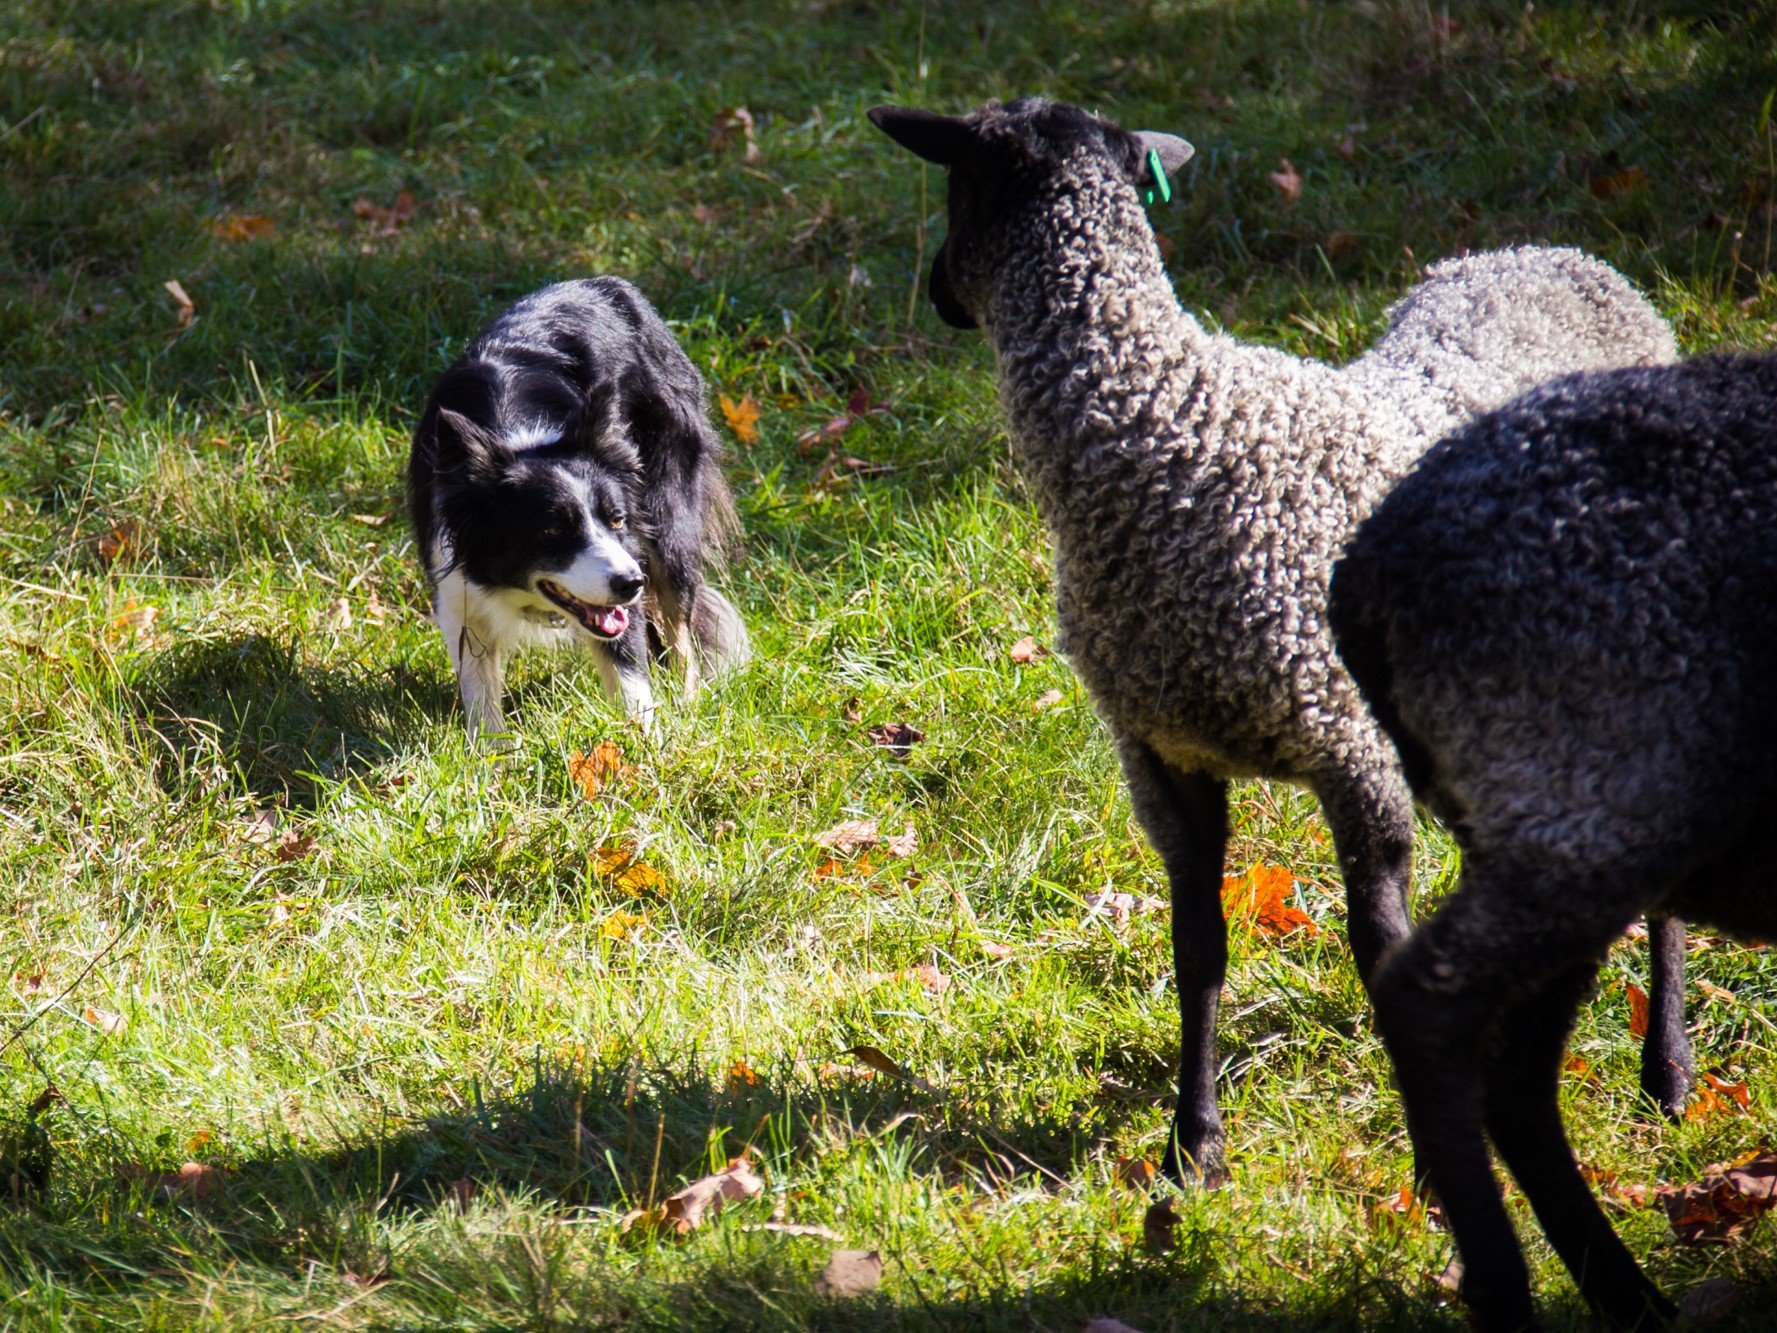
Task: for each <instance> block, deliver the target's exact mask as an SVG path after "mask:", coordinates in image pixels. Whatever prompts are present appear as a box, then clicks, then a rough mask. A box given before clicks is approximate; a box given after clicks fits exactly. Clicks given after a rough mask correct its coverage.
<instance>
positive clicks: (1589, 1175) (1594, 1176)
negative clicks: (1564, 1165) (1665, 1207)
mask: <svg viewBox="0 0 1777 1333" xmlns="http://www.w3.org/2000/svg"><path fill="white" fill-rule="evenodd" d="M1580 1179H1581V1180H1584V1181H1585V1182H1586V1183H1587V1184H1588V1185H1591V1186H1593V1187H1595V1188H1596V1189H1597V1190H1598V1192H1599V1193H1600V1194H1602V1195H1604V1197H1605V1198H1606V1199H1607V1200H1609V1201H1610V1202H1611V1203H1614V1204H1617V1205H1619V1206H1621V1207H1623V1208H1645V1207H1647V1206H1648V1204H1650V1203H1652V1202H1653V1199H1654V1192H1653V1191H1652V1190H1650V1189H1649V1188H1648V1187H1647V1186H1646V1185H1641V1184H1635V1183H1631V1182H1626V1181H1624V1180H1623V1178H1622V1177H1621V1176H1619V1175H1617V1173H1616V1172H1614V1171H1606V1170H1604V1169H1603V1168H1601V1167H1595V1166H1586V1165H1584V1164H1583V1163H1582V1164H1581V1166H1580Z"/></svg>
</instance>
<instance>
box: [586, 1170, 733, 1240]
mask: <svg viewBox="0 0 1777 1333" xmlns="http://www.w3.org/2000/svg"><path fill="white" fill-rule="evenodd" d="M764 1191H765V1182H764V1181H763V1180H761V1179H760V1178H759V1177H758V1175H757V1174H755V1172H754V1171H753V1165H752V1163H751V1162H749V1161H748V1160H747V1159H746V1158H744V1157H736V1158H734V1159H733V1160H732V1161H730V1162H729V1163H728V1165H727V1166H725V1167H723V1168H722V1169H721V1170H720V1171H717V1172H715V1173H714V1174H713V1175H708V1176H705V1177H703V1178H702V1179H701V1180H696V1181H693V1182H692V1183H691V1184H689V1185H687V1186H685V1188H684V1189H682V1190H680V1191H679V1192H678V1193H676V1194H670V1195H668V1196H667V1197H666V1198H665V1199H664V1200H663V1201H662V1202H661V1203H660V1205H659V1206H658V1207H656V1208H652V1209H647V1208H638V1209H637V1210H636V1211H635V1212H633V1213H630V1214H629V1215H628V1216H626V1217H625V1218H624V1219H623V1221H622V1224H621V1225H622V1228H623V1230H625V1231H628V1230H630V1229H631V1228H633V1227H636V1226H646V1227H650V1228H653V1229H654V1230H656V1231H670V1232H672V1233H673V1234H674V1235H678V1236H685V1235H689V1234H690V1233H691V1232H693V1231H695V1230H697V1228H698V1227H700V1226H702V1225H703V1224H704V1222H705V1221H707V1220H708V1219H709V1218H711V1217H714V1216H715V1215H716V1214H717V1213H719V1212H721V1211H722V1205H723V1204H724V1203H729V1202H735V1203H738V1202H740V1201H742V1200H744V1199H752V1198H756V1197H758V1196H759V1195H760V1194H762V1193H764Z"/></svg>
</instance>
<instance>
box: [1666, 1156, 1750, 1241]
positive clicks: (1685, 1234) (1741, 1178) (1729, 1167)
mask: <svg viewBox="0 0 1777 1333" xmlns="http://www.w3.org/2000/svg"><path fill="white" fill-rule="evenodd" d="M1656 1193H1657V1195H1658V1197H1659V1200H1660V1202H1661V1203H1662V1204H1664V1205H1665V1207H1666V1220H1667V1221H1669V1222H1670V1223H1671V1224H1672V1230H1673V1231H1674V1232H1675V1233H1676V1234H1677V1236H1678V1238H1679V1239H1680V1240H1682V1241H1684V1242H1686V1243H1688V1244H1696V1243H1698V1242H1701V1241H1725V1240H1730V1239H1732V1238H1733V1237H1734V1236H1737V1235H1738V1234H1739V1233H1740V1232H1742V1231H1744V1230H1746V1228H1747V1227H1749V1226H1751V1225H1752V1223H1753V1222H1754V1221H1756V1220H1757V1219H1758V1218H1759V1217H1760V1216H1761V1215H1762V1214H1764V1213H1766V1212H1769V1211H1770V1210H1771V1208H1772V1207H1774V1206H1777V1153H1770V1152H1765V1153H1751V1154H1748V1155H1747V1156H1745V1157H1742V1158H1739V1159H1737V1160H1736V1161H1732V1162H1718V1163H1716V1164H1715V1165H1713V1166H1711V1167H1708V1168H1707V1169H1706V1170H1705V1171H1704V1174H1703V1177H1702V1178H1701V1179H1700V1180H1697V1181H1694V1182H1693V1183H1691V1184H1688V1185H1668V1186H1665V1187H1663V1188H1661V1189H1660V1190H1658V1191H1656Z"/></svg>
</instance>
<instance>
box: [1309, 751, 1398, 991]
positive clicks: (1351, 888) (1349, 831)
mask: <svg viewBox="0 0 1777 1333" xmlns="http://www.w3.org/2000/svg"><path fill="white" fill-rule="evenodd" d="M1315 786H1316V794H1317V795H1318V796H1319V797H1320V804H1321V809H1322V810H1324V811H1325V812H1326V817H1327V825H1328V827H1329V828H1331V829H1332V832H1333V846H1334V847H1335V848H1336V849H1337V850H1338V853H1339V873H1340V875H1341V877H1343V879H1344V880H1345V901H1346V903H1347V907H1348V913H1347V915H1348V924H1347V930H1348V932H1349V936H1350V939H1351V953H1352V957H1353V958H1354V959H1355V960H1356V961H1357V973H1358V976H1359V977H1361V978H1362V979H1363V981H1364V984H1365V985H1366V986H1368V985H1369V983H1370V981H1371V979H1372V978H1373V977H1374V976H1375V972H1376V964H1377V962H1378V961H1380V959H1381V957H1382V953H1383V950H1385V949H1386V948H1388V946H1389V945H1391V944H1393V943H1394V942H1395V941H1396V940H1403V939H1405V938H1406V937H1407V935H1408V933H1409V932H1410V931H1411V930H1412V929H1413V921H1412V918H1411V916H1410V915H1409V913H1408V911H1407V899H1408V895H1409V894H1410V893H1411V891H1412V887H1413V798H1412V796H1411V795H1410V794H1409V793H1408V791H1407V784H1406V783H1405V782H1404V781H1403V780H1402V779H1401V776H1400V774H1398V773H1397V772H1395V771H1394V770H1393V769H1391V768H1388V769H1381V768H1379V769H1373V770H1369V771H1366V772H1363V773H1360V774H1358V775H1356V776H1355V777H1353V776H1350V775H1344V776H1341V777H1339V778H1337V779H1335V780H1333V781H1331V782H1320V783H1316V784H1315Z"/></svg>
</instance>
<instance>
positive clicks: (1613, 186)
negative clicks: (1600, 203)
mask: <svg viewBox="0 0 1777 1333" xmlns="http://www.w3.org/2000/svg"><path fill="white" fill-rule="evenodd" d="M1586 184H1587V186H1588V188H1590V189H1591V191H1592V197H1593V198H1594V199H1612V198H1615V197H1616V196H1617V195H1619V194H1628V193H1630V192H1631V191H1634V190H1639V189H1640V188H1641V187H1642V186H1644V185H1646V184H1647V168H1646V167H1624V168H1623V169H1622V170H1621V171H1610V172H1605V173H1603V174H1602V175H1597V176H1593V177H1592V178H1591V179H1590V180H1589V181H1587V182H1586Z"/></svg>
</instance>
